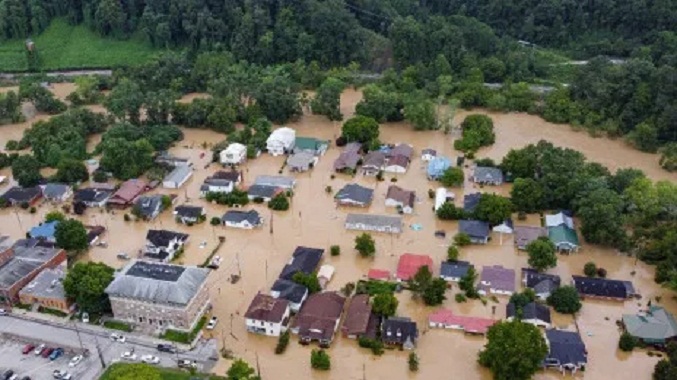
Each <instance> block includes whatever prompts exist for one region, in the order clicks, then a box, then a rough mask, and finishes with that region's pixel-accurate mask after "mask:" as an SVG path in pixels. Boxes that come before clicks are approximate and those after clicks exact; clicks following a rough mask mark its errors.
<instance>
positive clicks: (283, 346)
mask: <svg viewBox="0 0 677 380" xmlns="http://www.w3.org/2000/svg"><path fill="white" fill-rule="evenodd" d="M288 345H289V330H287V331H285V332H283V333H282V335H280V338H279V339H278V341H277V346H275V354H277V355H281V354H283V353H284V352H285V351H286V350H287V346H288Z"/></svg>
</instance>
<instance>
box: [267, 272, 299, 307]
mask: <svg viewBox="0 0 677 380" xmlns="http://www.w3.org/2000/svg"><path fill="white" fill-rule="evenodd" d="M270 295H271V296H272V297H273V298H281V299H285V300H287V301H289V308H290V309H291V311H292V312H294V313H298V312H299V310H300V309H301V306H302V305H303V303H304V302H305V301H306V298H308V288H306V287H305V286H303V285H299V284H297V283H295V282H293V281H289V280H285V279H282V278H280V279H277V280H275V283H274V284H273V286H272V288H270Z"/></svg>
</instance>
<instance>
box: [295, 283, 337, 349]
mask: <svg viewBox="0 0 677 380" xmlns="http://www.w3.org/2000/svg"><path fill="white" fill-rule="evenodd" d="M345 303H346V299H345V298H344V297H343V296H341V295H339V294H338V293H337V292H322V293H314V294H311V295H310V297H308V299H307V300H306V302H305V303H304V304H303V306H302V307H301V310H300V311H299V313H298V314H297V315H296V318H295V320H294V324H293V325H292V328H291V332H292V333H294V334H298V336H299V342H300V343H302V344H309V343H311V342H314V341H317V342H318V343H319V344H320V346H321V347H329V345H330V344H331V342H332V341H333V340H334V335H335V334H336V331H337V330H338V326H339V322H340V321H341V315H342V314H343V307H344V306H345Z"/></svg>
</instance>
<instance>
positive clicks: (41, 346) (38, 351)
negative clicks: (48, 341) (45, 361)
mask: <svg viewBox="0 0 677 380" xmlns="http://www.w3.org/2000/svg"><path fill="white" fill-rule="evenodd" d="M44 349H45V345H44V344H41V345H39V346H37V347H36V348H35V351H33V354H35V356H38V355H40V354H41V353H42V350H44Z"/></svg>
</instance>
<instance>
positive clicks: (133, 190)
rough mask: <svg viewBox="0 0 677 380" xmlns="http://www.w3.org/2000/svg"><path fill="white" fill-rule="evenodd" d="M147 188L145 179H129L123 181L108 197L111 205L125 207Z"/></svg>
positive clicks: (132, 202)
mask: <svg viewBox="0 0 677 380" xmlns="http://www.w3.org/2000/svg"><path fill="white" fill-rule="evenodd" d="M146 189H148V184H147V183H146V181H144V180H141V179H130V180H127V181H125V182H123V183H122V184H121V185H120V188H119V189H118V190H117V191H116V192H115V193H114V194H113V196H111V197H110V198H109V199H108V205H110V206H111V207H118V208H125V207H128V206H131V205H132V204H134V201H135V200H136V198H138V197H139V196H140V195H141V194H143V193H144V192H145V191H146Z"/></svg>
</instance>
